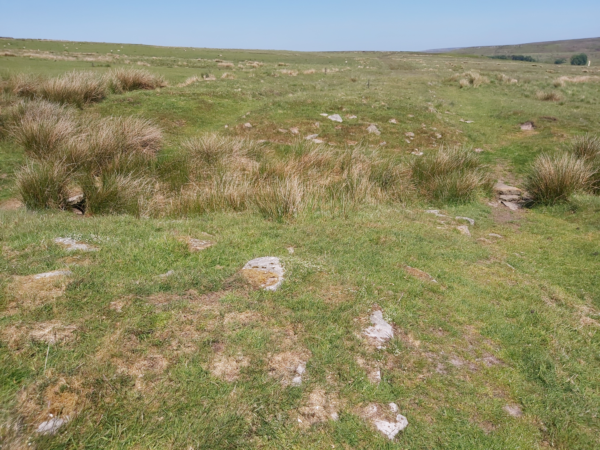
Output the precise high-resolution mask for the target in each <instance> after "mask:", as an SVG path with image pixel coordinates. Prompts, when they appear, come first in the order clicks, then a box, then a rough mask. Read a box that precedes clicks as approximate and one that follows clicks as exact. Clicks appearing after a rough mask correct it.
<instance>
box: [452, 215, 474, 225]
mask: <svg viewBox="0 0 600 450" xmlns="http://www.w3.org/2000/svg"><path fill="white" fill-rule="evenodd" d="M456 220H466V221H467V222H469V223H470V224H471V226H472V227H473V226H475V220H473V219H470V218H468V217H461V216H456Z"/></svg>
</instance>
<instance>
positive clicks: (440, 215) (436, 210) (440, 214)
mask: <svg viewBox="0 0 600 450" xmlns="http://www.w3.org/2000/svg"><path fill="white" fill-rule="evenodd" d="M425 213H426V214H434V215H435V216H437V217H448V216H446V215H444V214H442V213H441V212H440V210H439V209H428V210H426V211H425Z"/></svg>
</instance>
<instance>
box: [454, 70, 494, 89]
mask: <svg viewBox="0 0 600 450" xmlns="http://www.w3.org/2000/svg"><path fill="white" fill-rule="evenodd" d="M452 79H453V80H454V81H456V80H459V84H460V87H474V88H477V87H479V86H482V85H484V84H489V82H490V80H489V78H488V77H485V76H482V75H481V74H480V73H479V72H476V71H474V70H470V71H468V72H465V73H463V74H462V75H455V76H454V77H452Z"/></svg>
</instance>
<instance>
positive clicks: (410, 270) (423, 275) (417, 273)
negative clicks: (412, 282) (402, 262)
mask: <svg viewBox="0 0 600 450" xmlns="http://www.w3.org/2000/svg"><path fill="white" fill-rule="evenodd" d="M403 269H404V271H405V272H406V273H407V274H409V275H411V276H413V277H415V278H418V279H419V280H423V281H431V282H433V283H436V281H435V279H434V278H433V277H432V276H431V275H429V274H428V273H427V272H423V271H422V270H421V269H416V268H414V267H410V266H404V267H403Z"/></svg>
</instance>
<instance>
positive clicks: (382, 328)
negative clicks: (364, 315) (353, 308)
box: [364, 311, 394, 348]
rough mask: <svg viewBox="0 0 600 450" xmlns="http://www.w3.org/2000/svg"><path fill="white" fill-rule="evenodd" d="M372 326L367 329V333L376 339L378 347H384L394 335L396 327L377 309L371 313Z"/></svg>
mask: <svg viewBox="0 0 600 450" xmlns="http://www.w3.org/2000/svg"><path fill="white" fill-rule="evenodd" d="M371 323H372V324H373V326H372V327H369V328H367V329H366V330H365V332H364V333H365V335H367V336H368V337H370V338H372V339H374V340H375V342H376V343H377V348H382V346H383V344H385V343H386V342H387V341H389V340H390V339H391V338H393V337H394V329H393V328H392V326H391V325H390V324H389V323H387V322H386V321H385V320H384V318H383V313H382V312H381V311H375V312H374V313H373V314H371Z"/></svg>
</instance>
